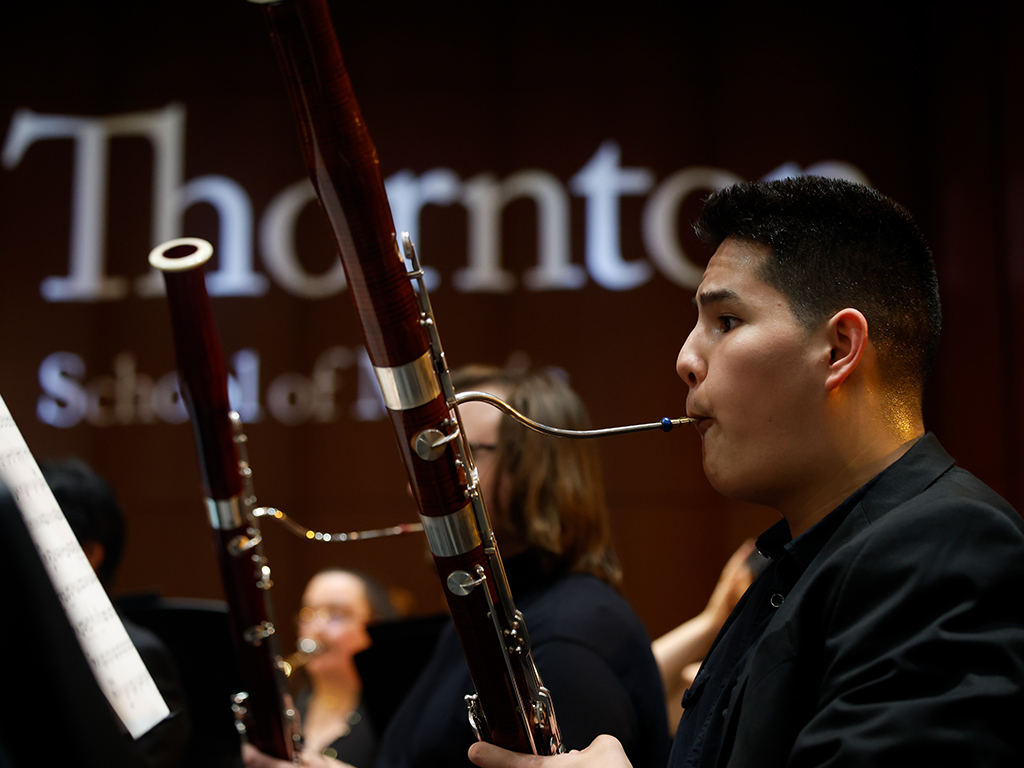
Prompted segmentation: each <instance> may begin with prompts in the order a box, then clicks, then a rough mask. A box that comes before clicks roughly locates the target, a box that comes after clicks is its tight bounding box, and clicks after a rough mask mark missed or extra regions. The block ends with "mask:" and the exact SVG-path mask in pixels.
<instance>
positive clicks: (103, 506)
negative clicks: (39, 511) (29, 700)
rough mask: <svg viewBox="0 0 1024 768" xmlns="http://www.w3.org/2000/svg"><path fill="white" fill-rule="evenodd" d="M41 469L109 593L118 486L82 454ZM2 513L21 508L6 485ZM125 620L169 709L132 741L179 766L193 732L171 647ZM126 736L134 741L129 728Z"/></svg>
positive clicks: (119, 513)
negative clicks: (161, 719) (83, 459)
mask: <svg viewBox="0 0 1024 768" xmlns="http://www.w3.org/2000/svg"><path fill="white" fill-rule="evenodd" d="M40 470H41V471H42V473H43V478H44V479H45V480H46V483H47V485H49V486H50V490H51V491H53V495H54V498H56V500H57V504H58V505H59V506H60V508H61V511H62V512H63V513H64V516H65V517H66V518H67V521H68V524H69V525H70V526H71V530H72V531H73V532H74V534H75V537H76V538H77V539H78V543H79V544H81V546H82V549H83V551H84V552H85V556H86V558H87V559H88V560H89V564H90V565H92V567H93V570H94V571H95V572H96V576H97V577H98V578H99V580H100V583H101V584H102V585H103V587H104V589H106V590H107V592H108V593H109V592H110V589H111V587H112V586H113V583H114V578H115V576H116V575H117V570H118V566H119V565H120V564H121V555H122V553H123V551H124V543H125V516H124V511H123V510H122V509H121V505H120V503H119V502H118V500H117V497H116V496H115V495H114V491H113V490H112V489H111V487H110V485H109V483H107V481H106V480H104V479H103V478H101V477H100V476H99V475H97V474H96V473H95V472H93V471H92V469H90V468H89V467H88V466H87V465H86V464H85V463H84V462H82V461H80V460H78V459H66V460H63V461H54V462H46V463H43V464H41V465H40ZM0 514H4V515H8V514H12V515H19V514H20V513H19V512H18V510H17V507H16V506H15V504H14V499H13V498H11V496H10V494H9V493H8V492H7V490H6V489H4V488H2V487H0ZM121 621H122V622H123V623H124V626H125V629H126V630H127V632H128V637H129V638H131V641H132V643H133V644H134V645H135V647H136V649H137V650H138V652H139V655H140V656H141V657H142V661H143V662H144V663H145V665H146V668H147V669H148V670H149V673H150V675H151V676H152V677H153V681H154V682H155V683H156V685H157V688H159V690H160V693H161V695H162V696H163V697H164V701H166V702H167V706H168V708H169V709H170V710H171V714H170V716H169V717H167V718H166V719H164V720H163V721H162V722H160V723H158V724H157V725H156V726H155V727H154V728H152V729H151V730H150V731H149V732H147V733H146V734H144V735H143V736H141V737H140V738H139V739H137V740H136V741H134V745H135V747H136V748H137V749H138V751H139V753H140V755H141V756H142V757H143V759H144V760H145V762H146V764H147V765H149V766H152V768H175V767H176V766H179V765H180V764H181V760H182V757H183V755H184V753H185V750H186V748H187V746H188V740H189V733H190V729H189V720H188V716H187V714H186V710H185V694H184V691H183V690H182V685H181V680H180V677H179V675H178V669H177V667H176V665H175V662H174V659H173V657H172V655H171V653H170V651H169V650H168V649H167V647H166V645H164V643H163V642H162V641H161V640H160V639H159V638H158V637H157V636H156V635H155V634H153V633H152V632H150V631H149V630H148V629H146V628H145V627H141V626H139V625H138V624H135V623H134V622H132V621H130V620H128V619H126V618H125V617H124V616H121ZM44 663H46V662H45V660H44ZM55 704H59V702H55ZM125 739H127V740H129V741H131V737H130V736H128V735H127V733H126V734H125Z"/></svg>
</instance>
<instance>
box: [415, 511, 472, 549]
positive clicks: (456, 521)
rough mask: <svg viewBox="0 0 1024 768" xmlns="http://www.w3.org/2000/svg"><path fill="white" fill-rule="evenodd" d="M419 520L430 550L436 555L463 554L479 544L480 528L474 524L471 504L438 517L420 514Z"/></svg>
mask: <svg viewBox="0 0 1024 768" xmlns="http://www.w3.org/2000/svg"><path fill="white" fill-rule="evenodd" d="M420 520H421V521H422V522H423V531H424V532H425V533H426V534H427V542H428V543H429V544H430V551H431V552H433V553H434V554H435V555H437V556H438V557H455V556H456V555H464V554H466V553H467V552H469V551H470V550H471V549H474V548H476V547H479V546H480V529H479V528H477V525H476V516H475V515H474V514H473V505H472V504H467V505H466V506H464V507H463V508H462V509H460V510H458V511H457V512H452V513H451V514H448V515H441V516H440V517H428V516H427V515H420Z"/></svg>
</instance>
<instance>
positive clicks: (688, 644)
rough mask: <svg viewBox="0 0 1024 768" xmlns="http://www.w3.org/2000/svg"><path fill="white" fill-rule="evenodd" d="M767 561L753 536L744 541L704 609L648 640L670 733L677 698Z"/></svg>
mask: <svg viewBox="0 0 1024 768" xmlns="http://www.w3.org/2000/svg"><path fill="white" fill-rule="evenodd" d="M766 563H767V560H766V559H765V558H764V557H763V556H762V555H761V554H760V553H759V552H758V551H757V549H755V548H754V541H753V540H752V539H748V540H747V541H745V542H743V544H741V545H740V547H739V549H737V550H736V551H735V552H734V553H733V554H732V557H730V558H729V561H728V562H727V563H726V564H725V567H724V568H723V569H722V573H721V574H720V575H719V577H718V583H717V584H716V585H715V589H714V591H713V592H712V593H711V597H710V598H709V599H708V604H707V605H706V606H704V610H703V611H701V612H700V613H698V614H697V615H696V616H694V617H693V618H692V619H689V620H688V621H685V622H683V623H682V624H680V625H679V626H678V627H676V628H675V629H672V630H670V631H668V632H666V633H665V634H664V635H662V636H661V637H659V638H658V639H656V640H655V641H654V642H653V643H651V650H653V651H654V658H655V659H657V661H658V669H659V670H660V671H661V682H662V684H663V685H664V686H665V709H666V712H667V714H668V731H669V735H670V736H674V735H675V732H676V724H677V723H678V722H679V718H680V717H682V714H683V707H682V704H680V701H681V700H682V698H683V693H684V692H685V691H686V689H687V688H689V687H690V684H691V683H692V682H693V678H694V677H696V675H697V669H698V667H699V666H700V662H701V661H702V660H703V658H704V655H705V654H706V653H707V652H708V649H709V648H711V643H712V642H714V639H715V635H717V634H718V632H719V630H720V629H721V628H722V625H723V624H724V623H725V620H726V619H727V618H729V614H730V613H731V612H732V609H733V608H735V607H736V603H738V602H739V599H740V598H741V597H742V596H743V593H744V592H746V590H747V587H749V586H750V582H752V581H753V580H754V576H755V575H756V574H757V573H760V570H761V568H763V566H764V564H766Z"/></svg>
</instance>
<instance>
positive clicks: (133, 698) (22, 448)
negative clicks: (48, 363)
mask: <svg viewBox="0 0 1024 768" xmlns="http://www.w3.org/2000/svg"><path fill="white" fill-rule="evenodd" d="M0 482H3V484H4V485H6V486H7V488H8V490H9V491H10V492H11V494H12V495H13V496H14V500H15V502H16V503H17V505H18V508H19V509H20V510H21V514H22V516H23V517H24V518H25V525H26V527H27V528H28V530H29V533H30V534H31V536H32V540H33V541H34V542H35V545H36V549H38V550H39V556H40V558H41V559H42V561H43V565H44V566H45V567H46V571H47V573H48V574H49V575H50V581H52V582H53V587H54V589H55V590H56V592H57V596H58V597H59V598H60V601H61V604H62V605H63V606H64V611H65V613H67V615H68V620H69V621H70V622H71V626H72V627H73V628H74V630H75V634H76V635H77V636H78V642H79V643H80V644H81V646H82V650H83V651H85V657H86V659H88V661H89V665H90V666H91V667H92V671H93V674H94V675H95V676H96V680H97V681H98V682H99V685H100V688H101V689H102V691H103V693H104V694H105V695H106V697H107V700H108V701H110V704H111V706H113V708H114V711H115V712H117V714H118V717H120V718H121V721H122V722H123V723H124V724H125V727H126V728H127V729H128V732H129V733H131V735H132V736H133V737H134V738H138V737H139V736H141V735H142V734H144V733H146V731H148V730H149V729H150V728H152V727H153V726H154V725H156V724H157V723H159V722H160V721H161V720H163V719H164V718H165V717H167V715H168V714H170V710H169V709H168V708H167V704H166V703H165V702H164V699H163V696H161V695H160V691H159V690H158V689H157V687H156V683H154V682H153V678H152V677H151V676H150V674H149V671H148V670H147V669H146V665H145V664H144V663H143V661H142V658H141V657H140V656H139V652H138V651H137V650H135V646H134V645H133V644H132V641H131V639H130V638H129V637H128V632H127V631H126V630H125V628H124V624H122V623H121V620H120V619H119V618H118V616H117V614H116V613H115V612H114V607H113V606H112V605H111V603H110V598H109V597H107V593H106V591H105V590H104V589H103V585H101V584H100V582H99V579H97V578H96V574H95V573H94V572H93V569H92V566H91V565H89V561H88V560H87V559H86V557H85V552H83V551H82V547H81V546H80V545H79V544H78V540H77V539H76V538H75V534H74V533H73V532H72V530H71V526H70V525H68V521H67V519H66V518H65V517H64V513H63V512H61V511H60V507H59V506H57V500H56V499H54V497H53V493H51V492H50V488H49V486H48V485H47V484H46V481H45V480H44V479H43V474H42V472H40V470H39V465H38V464H36V461H35V459H34V458H33V457H32V454H31V453H30V452H29V450H28V446H27V445H26V444H25V439H24V438H23V437H22V435H21V432H20V430H19V429H18V427H17V425H16V424H15V423H14V419H13V418H12V417H11V412H10V411H9V410H8V408H7V404H6V403H5V402H4V400H3V398H2V397H0Z"/></svg>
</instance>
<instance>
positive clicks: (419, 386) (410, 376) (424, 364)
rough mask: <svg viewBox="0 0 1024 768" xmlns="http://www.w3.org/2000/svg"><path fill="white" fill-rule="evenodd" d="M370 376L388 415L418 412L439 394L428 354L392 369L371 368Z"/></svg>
mask: <svg viewBox="0 0 1024 768" xmlns="http://www.w3.org/2000/svg"><path fill="white" fill-rule="evenodd" d="M373 372H374V373H375V374H376V376H377V383H378V384H380V392H381V394H382V395H383V396H384V405H385V407H387V408H388V410H391V411H407V410H409V409H410V408H419V407H420V406H421V405H426V404H427V403H429V402H430V401H431V400H433V399H434V398H436V397H437V396H438V395H439V394H441V386H440V384H438V381H437V374H436V373H435V372H434V361H433V358H432V357H431V354H430V350H427V351H426V352H424V353H423V354H422V355H421V356H420V357H418V358H416V359H415V360H413V361H412V362H411V363H406V364H405V365H398V366H395V367H393V368H378V367H377V366H373Z"/></svg>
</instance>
